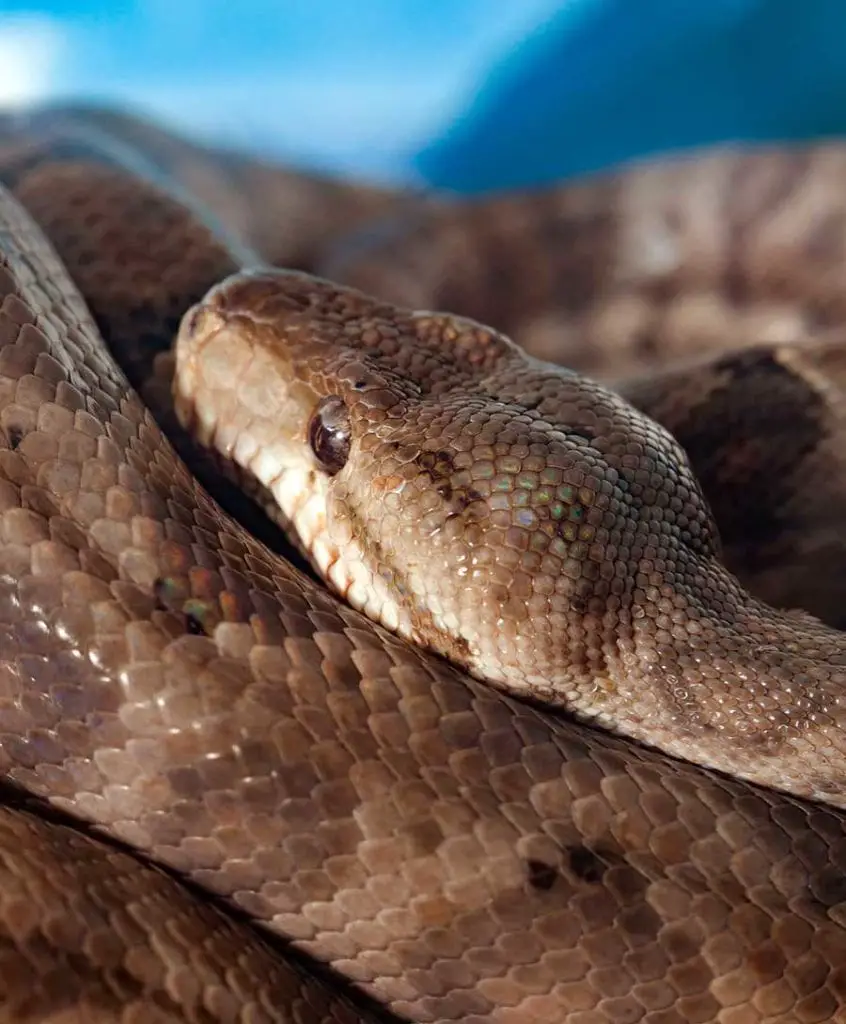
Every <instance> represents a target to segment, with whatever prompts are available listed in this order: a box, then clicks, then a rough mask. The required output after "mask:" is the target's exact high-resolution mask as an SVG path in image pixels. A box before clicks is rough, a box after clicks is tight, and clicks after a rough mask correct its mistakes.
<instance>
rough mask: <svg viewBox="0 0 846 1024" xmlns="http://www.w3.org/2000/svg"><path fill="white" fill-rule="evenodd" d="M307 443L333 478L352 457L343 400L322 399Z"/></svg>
mask: <svg viewBox="0 0 846 1024" xmlns="http://www.w3.org/2000/svg"><path fill="white" fill-rule="evenodd" d="M308 443H309V444H310V445H311V450H312V451H313V452H314V454H315V457H316V458H317V461H318V462H319V463H320V464H321V466H323V468H324V469H325V470H326V472H327V473H329V474H330V475H331V476H334V475H335V473H337V472H338V471H339V470H341V469H343V468H344V466H345V464H346V461H347V459H348V458H349V454H350V414H349V412H348V411H347V407H346V405H345V404H344V400H343V398H339V397H338V396H337V395H329V397H328V398H322V399H321V400H320V402H319V403H318V405H317V408H316V409H315V410H314V412H313V413H312V416H311V419H310V420H309V424H308Z"/></svg>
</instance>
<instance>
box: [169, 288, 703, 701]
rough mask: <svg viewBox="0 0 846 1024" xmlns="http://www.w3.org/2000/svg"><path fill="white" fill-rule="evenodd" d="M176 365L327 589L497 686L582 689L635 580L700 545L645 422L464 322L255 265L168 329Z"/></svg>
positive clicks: (694, 521) (185, 415) (683, 497)
mask: <svg viewBox="0 0 846 1024" xmlns="http://www.w3.org/2000/svg"><path fill="white" fill-rule="evenodd" d="M176 357H177V385H176V388H177V392H176V403H177V409H178V412H179V415H180V418H181V419H182V422H183V425H184V426H186V427H188V428H189V429H193V430H194V431H195V433H196V434H197V435H198V437H199V439H200V441H202V442H204V443H206V444H209V445H212V446H214V447H216V448H217V449H218V451H219V452H220V453H221V454H222V455H223V456H225V457H226V458H229V459H232V460H234V461H235V462H237V463H238V465H239V466H240V467H241V469H242V470H243V471H246V472H248V473H250V474H252V475H254V476H255V478H256V479H257V480H258V481H259V482H260V483H261V484H262V485H263V486H264V487H265V488H267V489H269V490H270V491H271V492H272V494H273V496H274V498H275V501H276V502H277V503H278V507H279V509H280V511H281V519H282V521H283V522H284V523H286V524H287V525H288V526H290V528H292V529H293V531H294V532H295V534H296V535H297V539H298V541H299V543H300V545H301V546H302V547H303V549H304V550H305V551H306V553H307V554H308V556H309V557H310V559H311V561H312V563H313V564H314V566H315V568H316V570H317V571H318V572H319V573H320V574H321V575H322V576H323V577H324V578H325V579H326V580H327V581H328V583H329V584H330V585H331V586H332V587H333V588H334V589H335V590H336V591H337V592H338V593H340V594H341V595H342V596H344V597H345V598H346V599H347V600H348V601H349V602H350V603H351V604H352V605H354V606H355V607H357V608H359V609H361V610H363V611H364V612H365V613H366V614H368V615H370V616H371V617H373V618H374V619H376V620H378V621H380V622H381V623H383V624H384V625H386V626H387V627H389V628H390V629H393V630H395V631H397V632H399V633H400V634H402V635H404V636H406V637H408V638H410V639H412V640H414V641H416V642H418V643H422V644H425V645H427V646H429V647H431V648H433V649H435V650H437V651H438V652H440V653H442V654H445V655H447V656H448V657H450V658H451V659H453V660H454V661H457V662H458V663H459V664H461V665H462V666H464V667H467V668H469V669H470V670H471V671H473V672H474V673H476V674H478V675H481V676H484V677H485V678H487V679H489V680H492V681H494V682H504V683H507V684H508V685H509V686H510V687H511V688H513V689H518V690H519V689H527V690H533V691H534V689H535V688H536V687H538V686H542V685H543V686H548V685H549V681H550V680H552V685H553V686H556V687H558V689H559V691H560V690H561V688H562V687H563V689H564V691H566V689H567V687H571V688H572V687H583V686H584V685H586V683H587V684H589V685H594V683H595V680H596V679H597V678H600V677H602V676H603V674H604V673H603V664H604V661H605V659H606V658H607V657H608V655H609V649H608V648H609V645H613V644H615V643H616V642H617V640H616V639H611V638H612V637H614V638H619V636H620V635H625V630H622V631H621V629H620V620H621V617H625V615H627V614H628V613H629V612H628V609H630V607H631V603H632V595H633V593H634V591H635V590H636V589H637V588H638V586H641V585H643V580H644V579H645V578H646V577H647V576H648V575H649V573H650V571H651V570H650V567H652V568H654V567H655V566H656V565H658V566H662V565H666V564H668V563H670V562H673V560H674V559H675V560H676V561H677V552H678V551H680V550H682V549H684V550H689V551H692V552H694V553H695V552H700V553H703V554H706V555H707V554H710V553H712V552H713V551H714V550H715V546H716V543H717V542H716V535H715V532H714V527H713V525H712V522H711V519H710V515H709V512H708V509H707V506H706V504H705V501H704V499H703V498H702V495H701V493H700V491H699V489H698V486H697V484H696V482H695V480H694V478H693V475H692V472H691V471H690V469H689V467H688V464H687V460H686V458H685V456H684V454H683V453H682V452H681V450H680V449H679V447H678V445H676V443H675V442H674V441H673V440H672V438H671V437H670V436H669V435H668V434H667V433H666V432H665V431H664V430H663V429H662V428H661V427H659V426H658V425H657V424H655V423H653V422H652V421H651V420H649V419H647V418H646V417H645V416H643V415H641V414H640V413H638V412H636V411H635V410H634V409H633V408H632V407H630V406H629V405H628V404H627V403H625V402H624V401H623V400H622V399H621V398H620V397H618V396H617V395H615V394H614V393H613V392H611V391H609V390H607V389H605V388H603V387H602V386H600V385H599V384H597V383H595V382H593V381H591V380H588V379H586V378H584V377H581V376H579V375H577V374H575V373H572V372H570V371H568V370H565V369H563V368H561V367H557V366H552V365H550V364H546V363H542V362H539V361H538V360H535V359H532V358H530V357H528V356H527V355H526V354H525V353H523V352H522V351H521V350H520V349H519V348H518V347H517V346H516V345H514V344H513V343H512V342H511V341H509V340H508V339H507V338H505V337H503V336H502V335H500V334H498V333H497V332H495V331H493V330H491V329H490V328H487V327H483V326H482V325H480V324H477V323H475V322H473V321H470V320H466V319H463V318H459V317H454V316H449V315H445V314H439V313H428V312H412V311H409V310H402V309H398V308H397V307H395V306H392V305H389V304H387V303H383V302H380V301H379V300H377V299H375V298H371V297H369V296H366V295H364V294H363V293H361V292H358V291H355V290H353V289H349V288H343V287H340V286H337V285H335V284H332V283H330V282H328V281H323V280H320V279H318V278H314V277H311V276H310V275H306V274H301V273H295V272H287V271H253V272H245V273H242V274H238V275H236V276H234V277H231V278H229V279H228V280H226V281H225V282H223V283H222V284H221V285H218V286H217V287H216V288H214V289H213V290H212V291H211V292H210V293H209V294H208V295H207V296H206V298H205V299H204V300H203V302H201V303H200V304H199V305H198V306H196V307H195V308H194V309H193V310H192V311H190V312H189V313H188V314H187V315H186V316H185V318H184V320H183V323H182V327H181V330H180V333H179V338H178V341H177V349H176ZM662 571H663V570H662ZM639 581H640V582H639ZM612 619H613V629H612V628H611V620H612ZM574 674H575V675H574ZM576 677H578V678H576Z"/></svg>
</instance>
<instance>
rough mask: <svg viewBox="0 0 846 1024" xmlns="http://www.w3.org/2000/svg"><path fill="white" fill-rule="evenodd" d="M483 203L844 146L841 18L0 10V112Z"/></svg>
mask: <svg viewBox="0 0 846 1024" xmlns="http://www.w3.org/2000/svg"><path fill="white" fill-rule="evenodd" d="M57 97H59V98H63V99H67V98H88V99H96V100H101V101H102V100H105V101H108V102H110V103H112V104H117V105H120V104H129V105H130V106H131V107H134V108H136V109H137V110H139V111H140V112H142V113H143V112H146V113H148V114H151V115H153V116H155V117H158V118H160V119H162V120H163V121H164V122H165V123H166V124H170V125H171V126H173V127H175V128H177V129H182V130H185V131H187V132H189V133H193V134H195V135H196V134H199V135H200V136H206V137H212V138H214V137H216V138H218V139H222V140H224V141H226V142H228V143H230V144H233V145H236V146H249V147H251V148H255V149H260V150H263V151H264V152H266V153H269V154H272V155H275V156H278V157H281V158H283V159H286V160H289V161H292V162H294V163H298V164H300V165H305V166H312V167H318V168H323V169H330V170H334V171H337V172H340V173H346V174H355V175H358V176H364V177H368V178H372V179H376V180H383V181H398V182H403V181H411V182H414V181H422V182H427V183H430V184H434V185H438V186H441V187H445V188H455V189H460V190H478V189H489V188H502V187H513V186H521V185H532V184H538V183H543V182H549V181H553V180H555V179H558V178H560V177H562V176H565V175H572V174H575V173H578V172H582V171H585V170H592V169H595V168H597V167H601V166H606V165H608V164H611V163H616V162H618V161H620V160H623V159H626V158H629V157H632V156H640V155H643V154H646V153H654V152H659V151H667V150H672V149H677V148H681V147H688V146H692V145H697V144H701V143H708V142H717V141H721V140H728V139H781V138H797V137H799V138H801V137H812V136H820V135H831V134H840V135H844V134H846V0H801V2H798V0H134V2H116V0H115V2H108V0H0V105H5V104H9V103H13V102H27V101H31V100H39V99H46V98H57Z"/></svg>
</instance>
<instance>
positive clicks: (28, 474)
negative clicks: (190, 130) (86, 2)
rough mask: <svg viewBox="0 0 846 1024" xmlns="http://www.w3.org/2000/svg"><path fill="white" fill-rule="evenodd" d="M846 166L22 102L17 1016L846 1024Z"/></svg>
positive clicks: (1, 159) (12, 910) (11, 305)
mask: <svg viewBox="0 0 846 1024" xmlns="http://www.w3.org/2000/svg"><path fill="white" fill-rule="evenodd" d="M844 166H846V147H843V146H842V145H839V144H837V143H826V144H824V145H823V144H820V145H814V146H809V147H805V148H803V147H797V148H795V149H791V148H789V147H775V148H773V149H763V150H756V151H752V152H750V151H748V150H746V149H744V148H742V147H741V148H739V149H732V150H726V151H721V152H719V153H706V154H701V155H698V156H694V157H692V158H689V159H681V160H679V159H676V158H672V159H668V160H667V161H666V162H662V161H658V162H657V163H652V164H650V165H648V166H644V167H639V166H636V167H632V168H624V169H621V170H618V171H615V172H611V173H609V174H608V175H607V176H606V177H604V178H598V179H596V180H590V181H587V182H582V183H573V184H570V183H565V184H563V185H561V186H559V187H557V188H556V189H553V190H551V191H550V192H549V193H547V194H540V195H535V194H532V195H526V196H491V197H481V198H480V199H478V200H473V201H464V200H459V199H456V198H454V197H449V196H435V197H429V196H425V195H424V196H421V195H416V194H414V195H412V194H404V193H402V194H392V193H389V192H387V191H385V192H383V191H380V190H375V189H370V188H368V187H367V186H364V185H362V186H359V185H358V184H356V183H340V182H332V181H322V180H320V179H316V178H312V177H310V176H299V175H297V174H294V173H292V172H290V171H287V170H286V169H284V168H275V167H273V166H272V165H270V164H263V163H261V162H260V161H258V160H254V159H253V158H252V157H247V156H241V155H238V154H229V153H225V152H223V151H217V150H214V149H212V148H209V147H204V146H201V145H200V144H195V143H193V142H189V141H188V140H182V139H179V138H178V137H176V136H173V135H171V134H170V133H168V132H166V131H165V130H164V129H158V128H155V127H153V126H150V125H147V124H146V122H140V121H137V120H135V119H134V118H132V117H131V116H130V115H125V114H117V113H113V112H108V111H102V110H96V109H95V110H79V109H69V108H52V109H47V110H39V111H35V112H32V113H24V114H21V113H16V114H14V115H9V116H8V117H7V119H6V120H5V121H0V182H2V185H3V189H4V191H3V193H2V197H1V198H0V295H2V300H1V302H0V769H2V773H3V789H2V794H3V800H2V803H0V879H2V884H0V950H2V953H0V1019H2V1020H8V1021H21V1022H23V1021H51V1022H60V1021H61V1022H63V1024H64V1022H71V1021H120V1022H129V1021H177V1020H178V1021H183V1020H187V1021H243V1022H245V1024H246V1022H250V1024H255V1022H264V1021H292V1022H293V1021H297V1022H301V1024H314V1022H317V1021H338V1022H340V1021H344V1022H346V1021H350V1022H352V1021H401V1020H406V1021H421V1022H430V1021H431V1022H434V1021H466V1022H469V1024H482V1022H502V1024H517V1022H529V1024H532V1022H541V1021H543V1022H559V1021H560V1022H565V1021H566V1022H568V1024H611V1022H615V1024H616V1022H619V1024H622V1022H629V1021H631V1022H639V1021H643V1022H649V1024H675V1022H679V1024H680V1022H693V1021H697V1022H709V1021H719V1022H721V1024H746V1022H768V1024H775V1022H785V1024H786V1022H799V1021H803V1022H804V1021H827V1020H834V1021H836V1020H846V815H845V814H844V809H843V808H844V804H846V798H844V796H843V793H844V786H843V743H842V739H843V732H842V730H843V726H842V707H841V706H842V701H841V700H840V691H841V690H842V687H843V683H844V681H846V675H844V673H846V661H844V658H843V655H844V652H846V642H844V640H843V638H842V633H841V629H842V627H843V622H842V616H843V611H842V609H843V603H842V596H843V582H842V581H843V579H844V578H846V577H844V574H843V573H842V572H841V571H840V570H841V568H842V566H843V562H842V554H843V546H842V540H841V534H842V529H841V523H842V511H843V506H842V504H841V501H840V499H841V493H842V488H843V479H844V477H843V474H842V467H841V466H840V462H841V460H842V458H843V450H844V446H843V443H842V437H841V430H842V421H843V401H842V385H843V379H844V378H843V367H844V362H843V354H844V340H843V336H842V334H841V333H840V330H839V323H840V310H839V303H840V302H842V295H843V290H842V288H841V286H840V285H841V275H842V271H841V270H840V267H841V266H842V254H843V231H842V225H843V223H844V221H843V219H842V203H843V199H842V196H841V194H840V190H839V187H838V186H839V180H842V176H841V178H840V179H838V174H842V170H843V169H844ZM292 195H293V198H292ZM271 196H274V198H273V199H272V200H271V198H270V197H271ZM271 202H272V203H273V204H274V205H273V206H272V209H273V211H275V212H274V214H273V217H270V216H267V215H266V212H267V209H269V207H268V205H267V204H269V203H271ZM292 204H293V207H295V208H296V209H297V215H296V217H295V218H294V220H295V223H294V224H289V223H288V219H287V218H288V217H289V216H290V214H289V215H287V217H286V215H285V214H284V211H285V209H289V210H290V209H291V206H292ZM303 204H304V205H303ZM312 205H314V206H316V207H318V209H316V210H311V206H312ZM263 213H264V215H263ZM276 216H278V217H279V219H278V220H277V221H276V222H275V223H273V220H274V217H276ZM310 225H311V226H310ZM468 253H472V257H473V258H472V259H469V258H468V259H465V257H466V255H467V254H468ZM402 254H405V255H402ZM465 264H466V265H465ZM424 266H425V268H426V269H427V273H426V274H421V273H419V272H418V271H419V270H420V268H421V267H424ZM380 267H381V270H379V268H380ZM532 268H535V269H536V270H537V276H536V277H534V276H533V273H534V271H533V270H532ZM537 268H543V270H538V269H537ZM512 271H513V284H514V287H513V289H511V288H510V287H508V286H509V285H510V283H511V280H512ZM518 271H519V272H518ZM485 282H487V283H485ZM404 289H411V290H414V289H417V290H418V294H417V295H416V296H415V295H410V296H403V295H401V294H399V293H400V292H402V291H403V290H404ZM420 289H428V291H427V293H426V294H425V295H423V294H422V293H420V291H419V290H420ZM484 295H487V296H488V298H487V300H485V298H484ZM485 301H487V303H488V305H487V306H486V305H485ZM509 303H513V305H509ZM443 308H446V309H450V310H451V312H448V313H447V312H438V310H439V309H443ZM521 310H522V312H521ZM541 322H543V324H545V327H544V328H543V330H538V329H537V325H538V323H541ZM554 323H557V324H558V325H559V327H560V334H561V349H560V351H559V352H558V355H559V356H560V359H561V362H564V363H567V365H568V367H569V368H566V369H565V368H564V367H563V366H554V365H552V364H551V363H550V362H549V361H547V357H548V356H549V354H550V353H549V350H548V347H547V346H548V345H549V344H550V343H551V339H552V336H553V335H554V334H555V333H557V328H556V329H550V325H551V324H554ZM487 324H489V325H490V326H486V325H487ZM506 331H508V332H511V333H513V334H514V335H515V337H516V338H517V339H518V340H519V341H520V343H521V345H522V347H518V346H517V345H516V344H515V343H513V342H512V341H510V340H509V339H508V337H507V336H506V334H505V333H503V332H506ZM579 338H581V339H582V341H583V343H584V344H585V349H586V350H585V352H584V353H583V354H582V355H581V356H580V357H579V359H576V358H573V346H574V345H576V344H577V343H578V339H579ZM174 341H175V344H174ZM676 356H679V357H683V358H680V359H678V360H676V359H675V357H676ZM580 360H581V362H580ZM665 362H666V365H664V363H665ZM588 370H589V371H590V372H588ZM174 389H175V390H174ZM271 431H272V433H271ZM214 445H219V450H213V447H214ZM236 484H237V486H236ZM521 496H522V497H521ZM374 498H375V499H376V500H374ZM543 524H547V528H546V529H543V528H541V527H542V526H543ZM282 528H285V529H287V530H290V531H293V536H290V537H288V538H286V536H285V535H284V530H283V529H282ZM603 531H604V532H603ZM392 537H393V538H394V539H393V540H392V539H391V538H392ZM537 537H539V538H540V539H539V540H538V539H533V538H537ZM397 538H399V540H400V542H399V543H397V540H396V539H397ZM474 559H475V560H474ZM463 567H466V568H467V573H462V572H461V571H460V570H461V569H462V568H463ZM474 573H475V575H473V574H474ZM527 574H528V582H527ZM465 576H466V577H468V579H467V586H469V589H466V587H465V586H463V585H462V586H459V585H458V584H457V582H456V581H458V580H463V579H465ZM321 577H325V580H326V581H327V582H328V584H329V586H328V587H327V586H326V585H324V582H323V580H322V579H321ZM450 580H452V582H454V583H456V586H455V587H454V588H453V589H450V588H449V586H448V584H449V582H450ZM532 581H537V585H536V584H535V583H534V582H532ZM471 584H472V586H471ZM456 595H458V596H456ZM400 598H401V599H402V600H400ZM553 598H554V599H555V600H553ZM541 599H542V600H541ZM377 619H378V620H379V621H376V620H377Z"/></svg>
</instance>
